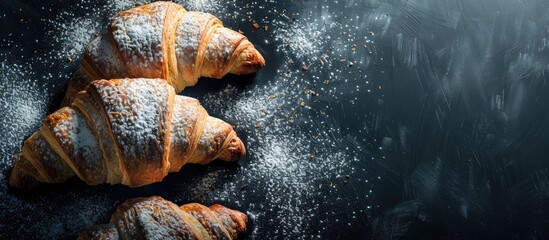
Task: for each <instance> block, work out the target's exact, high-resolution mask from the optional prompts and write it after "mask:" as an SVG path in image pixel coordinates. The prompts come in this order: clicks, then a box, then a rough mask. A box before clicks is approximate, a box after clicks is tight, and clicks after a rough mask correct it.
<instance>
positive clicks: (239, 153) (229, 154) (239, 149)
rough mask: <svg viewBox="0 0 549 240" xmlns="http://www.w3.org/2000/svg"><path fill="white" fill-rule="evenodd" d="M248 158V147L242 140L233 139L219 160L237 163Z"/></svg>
mask: <svg viewBox="0 0 549 240" xmlns="http://www.w3.org/2000/svg"><path fill="white" fill-rule="evenodd" d="M244 156H246V147H245V146H244V143H243V142H242V140H240V138H238V137H236V136H235V137H234V138H233V139H231V142H230V143H229V146H228V147H227V148H226V149H225V150H224V151H223V153H222V154H221V155H220V156H219V159H221V160H223V161H227V162H235V161H238V160H240V159H242V158H243V157H244Z"/></svg>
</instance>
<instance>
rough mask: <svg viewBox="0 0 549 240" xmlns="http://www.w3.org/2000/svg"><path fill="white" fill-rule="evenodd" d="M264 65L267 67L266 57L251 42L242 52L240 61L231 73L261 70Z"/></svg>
mask: <svg viewBox="0 0 549 240" xmlns="http://www.w3.org/2000/svg"><path fill="white" fill-rule="evenodd" d="M263 67H265V58H263V55H261V53H259V51H257V49H255V47H254V46H253V45H251V44H250V45H249V47H248V48H246V49H245V50H244V51H242V52H241V53H240V55H239V61H238V63H237V64H236V65H235V67H234V68H233V70H232V71H231V73H234V74H238V75H248V74H253V73H255V72H257V71H259V70H260V69H261V68H263Z"/></svg>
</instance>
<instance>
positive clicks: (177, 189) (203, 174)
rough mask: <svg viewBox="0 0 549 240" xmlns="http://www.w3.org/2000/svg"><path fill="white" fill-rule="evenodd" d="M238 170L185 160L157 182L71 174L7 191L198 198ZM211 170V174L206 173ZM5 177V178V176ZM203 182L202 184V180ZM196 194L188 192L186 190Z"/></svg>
mask: <svg viewBox="0 0 549 240" xmlns="http://www.w3.org/2000/svg"><path fill="white" fill-rule="evenodd" d="M10 171H11V169H6V170H4V176H9V172H10ZM238 171H239V165H238V164H235V163H229V162H224V161H213V162H211V163H209V164H208V165H196V164H189V165H186V166H184V167H183V168H182V169H181V171H179V172H174V173H170V174H168V175H167V176H166V177H165V178H164V179H163V180H162V181H161V182H157V183H153V184H149V185H145V186H141V187H134V188H131V187H128V186H124V185H121V184H115V185H110V184H108V183H103V184H99V185H94V186H90V185H87V184H86V183H85V182H84V181H82V180H80V179H79V178H77V177H72V178H70V179H68V180H67V181H65V182H63V183H37V185H36V186H35V187H34V188H32V189H31V190H29V189H17V188H11V187H10V188H8V192H10V193H12V194H14V195H15V196H16V197H18V198H20V199H21V200H24V201H31V202H32V201H34V200H38V199H39V198H40V199H42V200H43V199H44V198H45V199H51V200H52V201H53V200H54V199H59V198H62V197H63V196H70V195H74V194H76V195H78V196H79V197H95V196H98V195H104V194H107V195H108V196H109V197H110V198H115V199H126V198H135V197H143V196H151V195H159V196H163V197H165V198H168V199H181V200H182V201H185V202H191V201H194V202H196V201H199V202H202V201H203V200H204V199H209V198H211V197H212V195H211V194H212V192H213V191H214V190H216V189H218V188H219V187H221V186H222V185H223V183H225V182H230V181H232V179H233V178H234V177H235V175H236V174H237V173H238ZM210 174H214V175H215V176H216V177H215V178H211V177H210V178H208V177H207V176H208V175H210ZM204 178H208V179H207V182H208V184H207V185H208V186H207V187H206V189H204V186H199V185H200V182H201V180H203V179H204ZM6 181H7V179H6ZM202 185H203V184H202ZM192 192H194V193H196V194H190V193H192Z"/></svg>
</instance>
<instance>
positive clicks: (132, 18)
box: [111, 3, 166, 78]
mask: <svg viewBox="0 0 549 240" xmlns="http://www.w3.org/2000/svg"><path fill="white" fill-rule="evenodd" d="M148 6H149V9H147V10H148V11H150V12H148V11H147V12H141V11H137V10H128V11H126V12H124V14H123V15H117V16H116V17H114V19H113V23H112V25H111V26H112V36H113V39H114V40H115V41H116V45H117V46H118V50H119V52H120V54H121V56H122V59H124V60H125V61H126V66H127V68H128V73H130V76H133V77H147V78H162V77H163V74H162V63H163V62H164V55H163V49H162V26H163V25H164V17H165V16H166V7H165V6H164V5H162V4H160V3H157V4H151V5H148Z"/></svg>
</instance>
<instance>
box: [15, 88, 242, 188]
mask: <svg viewBox="0 0 549 240" xmlns="http://www.w3.org/2000/svg"><path fill="white" fill-rule="evenodd" d="M245 153H246V151H245V149H244V144H243V143H242V141H241V140H240V139H239V138H238V137H237V136H236V133H235V132H234V130H233V127H232V126H231V125H230V124H228V123H226V122H224V121H221V120H219V119H217V118H213V117H210V116H208V113H207V112H206V110H205V109H204V108H203V107H202V106H200V103H199V102H198V101H197V100H196V99H192V98H188V97H183V96H176V95H175V92H174V89H173V87H171V86H170V85H168V84H167V83H166V82H165V81H164V80H161V79H114V80H97V81H94V82H92V83H91V84H90V85H89V86H88V87H87V88H86V90H85V91H82V92H80V93H78V95H77V96H76V99H75V100H74V102H73V103H72V105H71V107H65V108H62V109H60V110H58V111H56V112H54V113H52V114H51V115H49V116H47V117H46V119H45V121H44V124H43V125H42V127H41V128H40V130H39V131H38V132H36V133H35V134H33V135H32V136H31V137H30V138H29V139H28V140H27V141H25V144H24V145H23V154H22V156H23V157H21V159H20V160H19V161H18V163H16V165H15V166H14V169H13V174H12V176H13V177H12V178H10V185H11V186H15V187H23V186H24V185H25V183H26V182H28V183H31V182H32V181H28V179H29V178H27V175H28V177H32V178H34V179H36V181H39V182H62V181H64V180H66V179H67V178H69V177H70V176H73V175H74V174H76V175H77V176H78V177H79V178H81V179H82V180H84V181H86V183H88V184H99V183H103V182H107V183H111V184H118V183H121V184H124V185H128V186H132V187H135V186H142V185H147V184H151V183H154V182H158V181H161V180H162V179H163V178H164V177H165V176H166V175H167V174H168V173H169V172H174V171H179V170H180V169H181V167H182V166H183V165H185V164H186V163H197V164H206V163H209V162H210V161H212V160H214V159H216V158H218V157H219V158H220V159H221V160H225V161H235V160H238V159H240V158H242V157H243V156H244V155H245Z"/></svg>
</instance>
